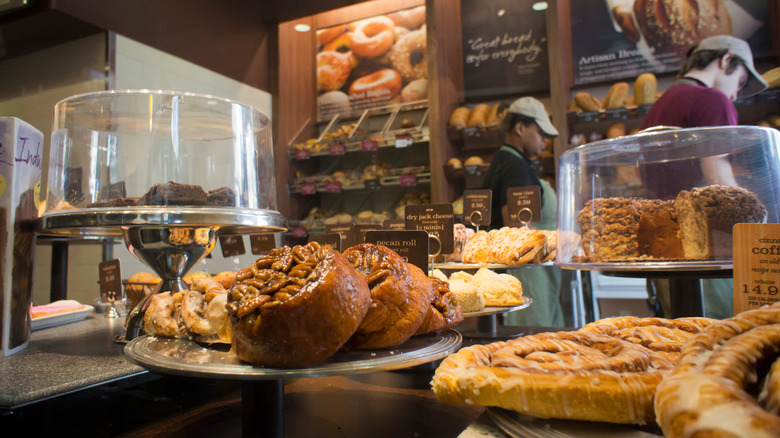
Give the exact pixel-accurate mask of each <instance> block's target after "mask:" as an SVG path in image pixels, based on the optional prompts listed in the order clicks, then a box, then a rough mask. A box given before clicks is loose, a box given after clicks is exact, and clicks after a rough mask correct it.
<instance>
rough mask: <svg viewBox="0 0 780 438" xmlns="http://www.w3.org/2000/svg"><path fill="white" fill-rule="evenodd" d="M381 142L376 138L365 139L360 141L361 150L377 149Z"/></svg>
mask: <svg viewBox="0 0 780 438" xmlns="http://www.w3.org/2000/svg"><path fill="white" fill-rule="evenodd" d="M378 147H379V143H377V142H376V140H363V141H362V142H360V150H362V151H363V152H371V151H375V150H377V148H378Z"/></svg>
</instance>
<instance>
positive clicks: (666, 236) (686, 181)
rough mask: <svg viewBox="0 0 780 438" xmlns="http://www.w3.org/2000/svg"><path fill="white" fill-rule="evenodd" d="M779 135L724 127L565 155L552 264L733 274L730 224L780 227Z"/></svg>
mask: <svg viewBox="0 0 780 438" xmlns="http://www.w3.org/2000/svg"><path fill="white" fill-rule="evenodd" d="M779 145H780V132H779V131H777V130H775V129H772V128H761V127H753V126H728V127H726V126H724V127H710V128H692V129H667V130H656V131H650V132H643V133H640V134H636V135H631V136H624V137H618V138H613V139H609V140H604V141H599V142H595V143H590V144H587V145H583V146H580V147H576V148H574V149H571V150H569V151H567V152H565V153H564V154H562V155H561V158H560V161H559V173H558V190H559V193H558V213H559V215H558V232H559V234H558V254H557V261H556V262H557V264H559V265H561V266H563V267H570V268H584V269H587V268H594V269H601V268H604V269H613V268H615V269H617V270H621V269H644V268H650V269H653V268H660V269H665V268H670V269H673V268H675V267H691V268H693V269H700V268H704V269H707V268H711V269H730V268H731V263H732V249H733V248H732V228H733V226H734V224H735V223H764V222H766V223H778V219H780V217H779V214H780V213H779V211H778V209H779V208H780V199H778V197H779V196H780V146H779Z"/></svg>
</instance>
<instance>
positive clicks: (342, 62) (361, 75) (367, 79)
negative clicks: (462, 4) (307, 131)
mask: <svg viewBox="0 0 780 438" xmlns="http://www.w3.org/2000/svg"><path fill="white" fill-rule="evenodd" d="M427 58H428V46H427V34H426V26H425V6H416V7H412V8H408V9H403V10H399V11H396V12H392V13H388V14H385V15H376V16H373V17H368V18H364V19H361V20H356V21H353V22H350V23H345V24H340V25H337V26H331V27H326V28H322V29H318V30H317V60H316V77H317V91H318V98H317V114H318V117H319V118H320V119H328V118H330V117H332V116H333V115H334V114H337V113H340V114H344V113H350V112H352V111H359V110H364V109H367V108H374V107H380V106H385V105H390V104H396V103H402V102H416V101H422V100H426V99H427V98H428V59H427Z"/></svg>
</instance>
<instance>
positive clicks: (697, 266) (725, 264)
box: [556, 259, 734, 272]
mask: <svg viewBox="0 0 780 438" xmlns="http://www.w3.org/2000/svg"><path fill="white" fill-rule="evenodd" d="M556 266H560V267H561V268H563V269H576V270H583V271H615V272H619V271H625V272H631V271H659V272H666V271H685V272H694V271H724V270H730V269H733V266H734V262H733V260H731V259H720V260H669V261H634V262H601V263H596V262H587V263H574V262H567V263H556Z"/></svg>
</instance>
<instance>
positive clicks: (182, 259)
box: [38, 207, 287, 341]
mask: <svg viewBox="0 0 780 438" xmlns="http://www.w3.org/2000/svg"><path fill="white" fill-rule="evenodd" d="M39 222H40V223H39V224H38V225H39V233H40V234H46V235H54V236H69V237H75V236H101V237H112V236H122V237H123V238H124V241H125V245H126V246H127V249H128V250H129V251H130V253H131V254H133V256H135V257H136V258H137V259H138V260H140V261H141V262H142V263H144V264H146V265H147V266H149V268H151V269H152V270H153V271H154V272H155V273H156V274H157V275H158V276H159V277H160V278H161V279H162V281H161V282H160V283H159V284H158V285H157V287H156V288H155V289H154V290H153V291H152V293H151V294H149V295H147V296H146V297H145V298H144V299H142V300H141V302H139V303H138V305H137V306H136V307H135V308H134V309H133V310H132V311H131V312H130V313H129V314H128V315H127V320H126V322H125V334H124V336H121V337H120V338H119V339H118V340H119V341H127V340H130V339H133V338H135V337H137V336H138V335H139V334H140V331H141V325H142V323H143V316H144V312H145V311H146V308H147V307H148V306H149V303H150V302H151V296H152V295H154V294H157V293H160V292H162V291H172V292H177V291H180V290H185V289H187V286H186V285H185V284H184V282H183V281H182V277H184V275H185V274H186V273H187V272H188V271H189V270H190V269H191V268H192V267H193V266H195V265H196V264H197V263H198V262H200V261H201V260H202V259H203V258H204V257H206V255H207V254H208V253H209V252H210V251H211V250H212V249H213V248H214V245H215V243H216V240H217V235H218V234H246V233H274V232H280V231H285V230H286V229H287V222H286V220H285V219H284V217H283V216H282V215H281V214H279V213H278V212H276V211H273V210H261V209H249V208H246V209H240V208H238V209H236V208H224V207H223V208H218V207H181V208H178V207H121V208H117V207H108V208H92V209H75V210H60V211H54V212H48V213H46V214H44V215H43V216H42V217H41V218H40V219H39Z"/></svg>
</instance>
